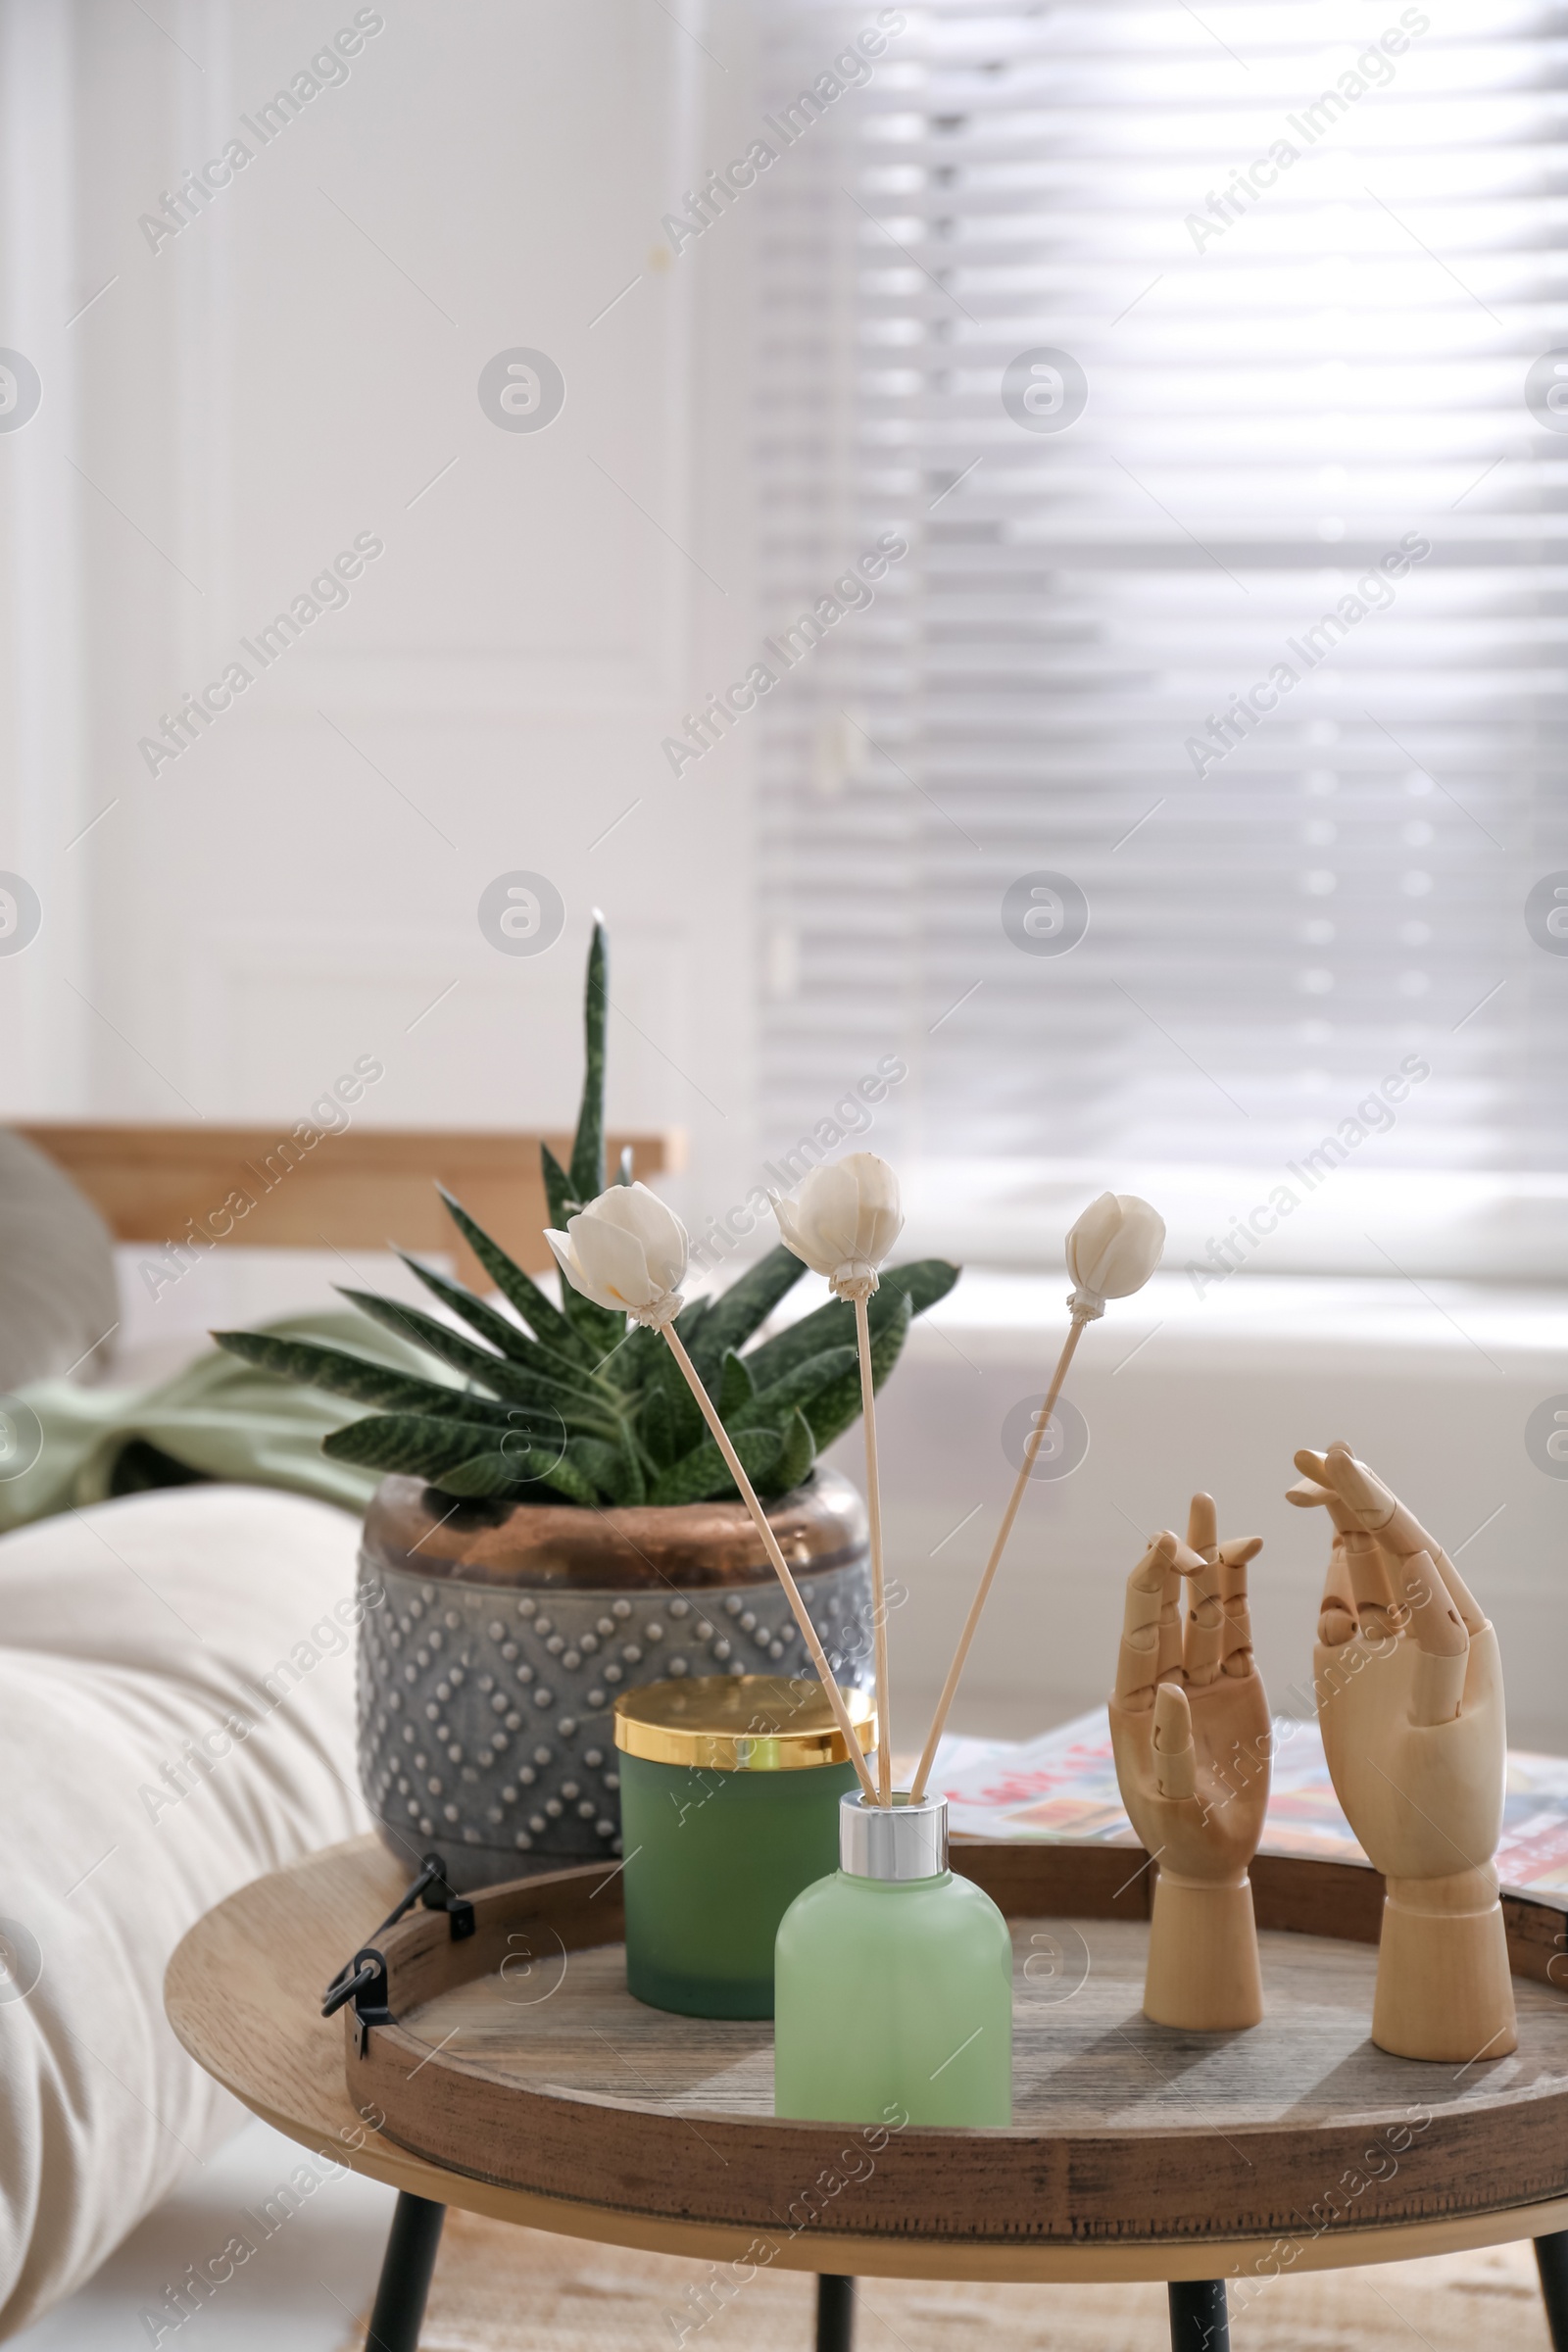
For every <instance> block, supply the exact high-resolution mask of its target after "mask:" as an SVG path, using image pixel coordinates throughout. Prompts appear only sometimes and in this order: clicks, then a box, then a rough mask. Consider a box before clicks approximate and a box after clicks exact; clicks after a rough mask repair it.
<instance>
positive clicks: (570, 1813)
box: [359, 1555, 871, 1887]
mask: <svg viewBox="0 0 1568 2352" xmlns="http://www.w3.org/2000/svg"><path fill="white" fill-rule="evenodd" d="M798 1581H799V1583H800V1586H801V1590H802V1593H804V1595H805V1597H806V1602H807V1606H808V1608H809V1610H810V1613H811V1622H812V1624H813V1625H814V1626H815V1627H816V1630H817V1633H818V1635H819V1637H820V1639H821V1642H822V1645H823V1647H824V1649H825V1650H826V1651H827V1654H828V1658H829V1661H830V1662H831V1664H832V1665H833V1667H834V1669H835V1672H836V1673H837V1674H838V1676H839V1679H840V1681H841V1682H842V1683H844V1684H845V1685H846V1686H847V1687H850V1688H861V1687H868V1686H869V1684H870V1681H871V1638H870V1633H869V1630H868V1629H869V1624H870V1611H871V1580H870V1571H869V1569H868V1567H867V1566H866V1564H865V1562H864V1561H863V1560H860V1561H857V1562H854V1563H852V1564H851V1565H850V1566H848V1567H844V1568H836V1569H829V1570H826V1571H823V1572H821V1573H818V1574H816V1575H812V1574H811V1573H810V1572H809V1570H808V1571H805V1572H803V1573H802V1574H801V1575H800V1577H799V1580H798ZM360 1592H361V1596H362V1598H363V1599H364V1601H365V1604H366V1606H365V1615H364V1617H363V1618H362V1620H361V1624H360V1646H359V1723H360V1783H361V1786H362V1788H363V1789H364V1791H365V1797H366V1802H367V1803H368V1806H369V1808H370V1811H371V1813H372V1815H373V1816H374V1818H375V1821H376V1824H377V1827H378V1828H379V1830H380V1833H381V1837H382V1840H383V1842H384V1843H385V1844H387V1845H388V1846H389V1847H390V1848H391V1850H392V1851H393V1852H394V1853H396V1854H397V1855H398V1856H399V1857H400V1858H401V1859H403V1860H405V1861H407V1862H409V1863H410V1864H411V1866H412V1865H413V1864H414V1863H415V1861H416V1860H417V1856H418V1855H420V1854H422V1853H425V1852H427V1851H435V1852H439V1853H440V1854H441V1855H442V1857H443V1858H444V1860H445V1861H446V1862H447V1863H448V1865H449V1869H448V1876H449V1878H450V1879H451V1881H452V1884H453V1885H454V1886H459V1887H479V1886H484V1885H487V1884H491V1883H493V1882H494V1881H496V1880H498V1879H508V1878H519V1877H522V1876H524V1875H526V1874H527V1873H529V1872H531V1871H535V1870H554V1869H560V1868H562V1867H563V1866H564V1865H565V1864H567V1863H571V1862H584V1861H592V1860H596V1859H598V1858H599V1857H601V1856H605V1855H612V1856H613V1855H618V1854H619V1852H620V1850H621V1846H620V1798H619V1793H618V1792H619V1788H620V1780H619V1774H618V1772H617V1770H616V1765H617V1762H618V1756H617V1751H616V1747H615V1739H614V1725H613V1715H612V1709H613V1705H614V1702H615V1697H616V1695H617V1693H618V1692H620V1691H629V1690H633V1689H635V1688H636V1687H637V1686H638V1685H639V1684H642V1683H657V1682H665V1681H670V1680H677V1681H678V1680H679V1679H680V1678H681V1677H682V1676H683V1675H707V1674H805V1675H809V1674H810V1672H811V1667H810V1662H809V1657H808V1656H807V1651H806V1644H805V1642H803V1640H802V1639H801V1633H800V1629H799V1627H798V1626H797V1625H796V1623H795V1620H794V1618H793V1617H792V1616H791V1614H790V1607H789V1603H788V1601H787V1600H786V1599H785V1597H784V1594H783V1593H782V1592H781V1591H780V1590H779V1589H778V1588H777V1587H776V1586H765V1585H763V1586H759V1585H746V1586H744V1587H739V1588H736V1589H732V1590H727V1591H726V1590H725V1589H723V1588H713V1587H709V1588H707V1589H705V1590H704V1591H702V1592H701V1593H670V1592H669V1591H667V1590H664V1589H661V1590H659V1591H657V1592H651V1593H638V1594H628V1593H624V1592H621V1593H585V1592H581V1591H573V1592H565V1593H546V1592H543V1591H540V1590H537V1589H535V1590H533V1591H526V1590H524V1591H519V1590H517V1589H515V1588H511V1587H505V1588H498V1587H497V1586H494V1585H466V1584H462V1583H459V1582H457V1581H456V1580H454V1579H448V1578H443V1579H441V1580H439V1581H433V1580H432V1581H429V1582H422V1581H421V1580H420V1579H419V1578H417V1577H414V1576H408V1575H405V1574H403V1573H402V1572H401V1571H399V1570H396V1569H389V1568H382V1567H379V1566H376V1565H373V1564H372V1563H370V1562H368V1561H367V1560H366V1559H365V1558H364V1556H363V1555H362V1557H361V1562H360ZM377 1594H379V1595H380V1597H379V1599H378V1598H377V1597H376V1596H377Z"/></svg>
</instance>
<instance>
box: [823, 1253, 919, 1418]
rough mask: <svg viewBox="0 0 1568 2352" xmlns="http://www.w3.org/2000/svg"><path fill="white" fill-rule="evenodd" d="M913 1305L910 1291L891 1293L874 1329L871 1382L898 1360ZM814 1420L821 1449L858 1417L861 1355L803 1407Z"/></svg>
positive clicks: (876, 1386)
mask: <svg viewBox="0 0 1568 2352" xmlns="http://www.w3.org/2000/svg"><path fill="white" fill-rule="evenodd" d="M913 1315H914V1307H913V1301H912V1300H911V1299H910V1297H909V1294H908V1292H907V1291H895V1292H893V1293H892V1303H891V1307H890V1309H889V1311H887V1312H885V1313H884V1314H883V1315H882V1316H881V1318H880V1324H879V1326H878V1325H873V1326H872V1331H871V1386H872V1389H873V1390H876V1389H879V1388H880V1387H881V1386H882V1383H883V1382H884V1381H885V1380H886V1378H887V1376H888V1374H889V1373H890V1372H891V1371H892V1369H893V1367H894V1365H895V1364H896V1363H897V1362H898V1360H899V1356H900V1353H901V1352H902V1350H903V1348H904V1343H905V1340H906V1339H907V1336H908V1330H909V1325H910V1322H911V1321H912V1320H913ZM801 1409H802V1410H803V1411H804V1413H805V1415H806V1418H807V1419H808V1421H809V1423H810V1424H811V1435H812V1437H813V1438H814V1439H815V1441H816V1449H817V1451H818V1453H821V1452H823V1451H824V1450H825V1448H826V1447H827V1446H831V1445H832V1443H833V1441H834V1439H835V1438H837V1437H841V1436H842V1435H843V1433H844V1431H845V1430H847V1429H848V1428H849V1427H850V1426H851V1424H852V1423H853V1422H854V1421H855V1420H856V1419H857V1418H858V1414H859V1410H860V1367H859V1361H858V1357H857V1360H856V1362H855V1364H854V1365H852V1367H851V1368H850V1370H849V1371H847V1372H841V1373H840V1374H839V1376H838V1378H837V1380H832V1381H829V1382H828V1384H827V1386H826V1388H822V1389H818V1390H817V1392H816V1394H815V1396H813V1397H810V1398H809V1400H808V1402H807V1403H806V1404H805V1405H803V1407H802V1408H801Z"/></svg>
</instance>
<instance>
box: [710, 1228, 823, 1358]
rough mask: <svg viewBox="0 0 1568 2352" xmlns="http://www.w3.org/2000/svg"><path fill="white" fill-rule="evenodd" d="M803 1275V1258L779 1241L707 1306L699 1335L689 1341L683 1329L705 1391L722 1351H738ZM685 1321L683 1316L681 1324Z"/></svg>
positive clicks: (721, 1356) (804, 1266)
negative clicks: (735, 1349)
mask: <svg viewBox="0 0 1568 2352" xmlns="http://www.w3.org/2000/svg"><path fill="white" fill-rule="evenodd" d="M805 1272H806V1261H805V1259H804V1258H799V1257H797V1256H796V1254H795V1252H794V1250H786V1249H785V1247H784V1245H783V1243H782V1242H780V1243H779V1245H778V1247H777V1249H776V1250H769V1251H768V1253H767V1255H766V1256H765V1257H763V1258H759V1260H758V1262H757V1264H756V1265H755V1266H749V1267H748V1268H747V1270H746V1272H745V1273H744V1274H743V1275H742V1276H741V1278H740V1280H739V1281H738V1282H735V1283H732V1284H731V1285H730V1287H729V1289H728V1290H727V1291H726V1292H725V1293H724V1295H723V1297H722V1298H720V1299H715V1300H713V1301H712V1302H711V1304H710V1306H709V1311H708V1313H707V1315H706V1316H705V1317H704V1319H703V1323H702V1326H701V1330H700V1333H699V1334H697V1335H695V1336H693V1337H691V1338H688V1337H687V1334H686V1332H685V1331H684V1329H683V1330H682V1332H681V1337H682V1339H683V1340H685V1341H686V1347H687V1350H688V1352H689V1353H690V1355H691V1359H692V1361H693V1363H694V1364H695V1365H696V1366H697V1369H698V1371H699V1372H700V1373H701V1374H702V1376H703V1386H704V1387H705V1388H707V1389H710V1390H711V1387H712V1382H713V1375H714V1374H715V1373H716V1372H717V1371H718V1369H719V1366H720V1365H721V1364H722V1363H723V1360H724V1352H725V1349H726V1348H739V1347H741V1346H742V1344H743V1343H744V1342H745V1341H747V1340H749V1339H750V1338H751V1336H752V1334H753V1332H754V1331H756V1329H757V1327H758V1325H759V1324H760V1323H764V1322H765V1321H766V1320H767V1318H768V1316H769V1315H770V1314H771V1313H772V1312H773V1309H774V1307H775V1306H777V1304H778V1302H779V1300H780V1299H783V1298H785V1297H786V1296H787V1295H788V1293H789V1292H791V1291H792V1290H793V1289H794V1288H795V1285H796V1284H797V1283H798V1282H799V1281H800V1279H801V1276H802V1275H803V1274H804V1273H805ZM684 1320H685V1318H684V1317H682V1322H683V1323H684Z"/></svg>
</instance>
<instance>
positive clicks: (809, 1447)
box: [759, 1405, 816, 1497]
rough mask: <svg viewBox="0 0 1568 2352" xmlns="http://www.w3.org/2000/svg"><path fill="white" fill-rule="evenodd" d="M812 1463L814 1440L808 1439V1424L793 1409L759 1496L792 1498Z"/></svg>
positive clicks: (809, 1429) (802, 1483) (798, 1409)
mask: <svg viewBox="0 0 1568 2352" xmlns="http://www.w3.org/2000/svg"><path fill="white" fill-rule="evenodd" d="M815 1459H816V1440H815V1439H814V1438H813V1437H812V1435H811V1424H810V1423H809V1421H808V1419H807V1418H806V1415H805V1414H804V1413H803V1412H802V1411H801V1409H800V1407H799V1405H797V1406H796V1408H795V1410H794V1412H792V1413H791V1415H790V1417H789V1419H788V1421H786V1422H785V1424H784V1443H783V1445H782V1446H781V1447H780V1448H779V1457H778V1460H777V1461H776V1462H775V1463H774V1464H773V1468H772V1471H771V1472H770V1474H769V1476H768V1478H767V1479H766V1481H765V1483H764V1484H763V1485H762V1486H761V1487H760V1489H759V1492H760V1494H762V1495H766V1496H769V1497H771V1496H775V1495H789V1494H792V1493H793V1492H794V1490H795V1488H797V1487H799V1486H804V1484H805V1483H806V1480H807V1479H808V1477H809V1475H810V1470H811V1464H812V1463H813V1462H814V1461H815Z"/></svg>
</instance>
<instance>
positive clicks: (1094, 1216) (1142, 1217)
mask: <svg viewBox="0 0 1568 2352" xmlns="http://www.w3.org/2000/svg"><path fill="white" fill-rule="evenodd" d="M1164 1248H1165V1220H1164V1218H1163V1217H1162V1216H1161V1215H1160V1214H1159V1211H1158V1210H1157V1209H1153V1208H1151V1207H1150V1205H1149V1202H1148V1201H1140V1200H1139V1198H1138V1196H1137V1194H1136V1193H1102V1194H1101V1196H1100V1199H1099V1200H1098V1201H1091V1202H1090V1203H1089V1206H1088V1207H1087V1208H1086V1209H1085V1210H1084V1213H1083V1215H1082V1216H1081V1217H1080V1218H1079V1220H1078V1222H1077V1224H1076V1225H1075V1226H1074V1227H1073V1229H1072V1231H1071V1233H1069V1234H1068V1236H1067V1271H1068V1273H1069V1274H1070V1275H1071V1276H1072V1278H1073V1281H1074V1283H1075V1284H1076V1285H1077V1288H1076V1289H1075V1290H1074V1291H1073V1293H1072V1296H1071V1297H1070V1298H1069V1299H1068V1300H1067V1304H1068V1305H1069V1306H1070V1307H1071V1308H1072V1310H1073V1313H1074V1314H1075V1315H1081V1316H1083V1317H1085V1318H1086V1319H1087V1320H1093V1318H1094V1317H1095V1316H1097V1315H1103V1313H1104V1311H1105V1300H1106V1299H1126V1298H1130V1297H1131V1295H1132V1293H1133V1292H1134V1291H1141V1290H1142V1289H1143V1287H1144V1285H1145V1283H1146V1282H1147V1281H1148V1280H1149V1277H1150V1276H1151V1274H1152V1272H1153V1271H1154V1268H1155V1267H1156V1266H1157V1265H1158V1263H1159V1261H1160V1257H1161V1255H1162V1254H1163V1252H1164Z"/></svg>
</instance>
